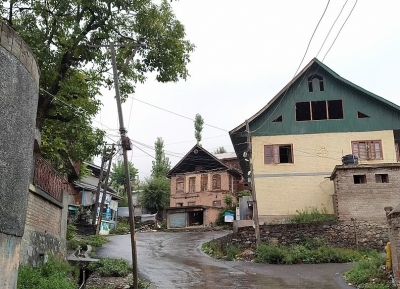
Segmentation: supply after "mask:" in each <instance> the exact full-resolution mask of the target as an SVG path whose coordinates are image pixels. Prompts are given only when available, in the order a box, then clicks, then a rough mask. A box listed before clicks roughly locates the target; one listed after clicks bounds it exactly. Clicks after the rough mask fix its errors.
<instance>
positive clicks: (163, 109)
mask: <svg viewBox="0 0 400 289" xmlns="http://www.w3.org/2000/svg"><path fill="white" fill-rule="evenodd" d="M130 98H132V99H134V100H136V101H139V102H141V103H144V104H147V105H149V106H152V107H154V108H158V109H160V110H162V111H165V112H168V113H171V114H174V115H177V116H180V117H183V118H186V119H188V120H191V121H195V120H194V119H193V118H190V117H187V116H184V115H181V114H179V113H176V112H173V111H170V110H167V109H165V108H162V107H159V106H156V105H154V104H151V103H148V102H145V101H143V100H140V99H137V98H134V97H133V96H131V97H130ZM204 125H206V126H209V127H212V128H215V129H219V130H223V131H226V132H228V130H226V129H223V128H220V127H217V126H214V125H211V124H208V123H204Z"/></svg>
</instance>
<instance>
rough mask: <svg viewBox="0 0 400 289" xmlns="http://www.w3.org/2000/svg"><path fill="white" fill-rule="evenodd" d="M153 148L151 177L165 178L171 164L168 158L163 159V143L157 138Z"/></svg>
mask: <svg viewBox="0 0 400 289" xmlns="http://www.w3.org/2000/svg"><path fill="white" fill-rule="evenodd" d="M154 147H155V152H156V156H155V160H154V161H153V167H152V168H151V176H152V177H155V178H158V177H166V175H167V173H168V172H169V170H170V169H171V162H170V161H169V158H167V157H165V153H164V141H163V139H162V138H161V137H158V138H157V141H156V142H155V143H154Z"/></svg>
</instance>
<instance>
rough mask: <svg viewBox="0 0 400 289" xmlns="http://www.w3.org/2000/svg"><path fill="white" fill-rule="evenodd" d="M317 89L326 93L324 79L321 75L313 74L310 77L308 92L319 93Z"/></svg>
mask: <svg viewBox="0 0 400 289" xmlns="http://www.w3.org/2000/svg"><path fill="white" fill-rule="evenodd" d="M317 88H319V91H324V78H323V77H322V76H321V75H317V74H313V75H311V76H309V77H308V91H309V92H313V91H317Z"/></svg>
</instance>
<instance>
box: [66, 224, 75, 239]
mask: <svg viewBox="0 0 400 289" xmlns="http://www.w3.org/2000/svg"><path fill="white" fill-rule="evenodd" d="M75 236H76V227H75V226H74V225H68V227H67V240H68V241H69V240H72V239H73V238H75Z"/></svg>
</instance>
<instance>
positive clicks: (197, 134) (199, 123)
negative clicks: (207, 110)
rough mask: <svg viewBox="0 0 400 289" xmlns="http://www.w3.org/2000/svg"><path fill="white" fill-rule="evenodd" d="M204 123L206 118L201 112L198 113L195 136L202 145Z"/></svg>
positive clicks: (195, 120)
mask: <svg viewBox="0 0 400 289" xmlns="http://www.w3.org/2000/svg"><path fill="white" fill-rule="evenodd" d="M203 124H204V119H203V118H202V117H201V115H200V114H199V113H197V114H196V117H195V118H194V137H195V138H196V140H197V144H198V145H201V144H200V142H201V132H202V131H203Z"/></svg>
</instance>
